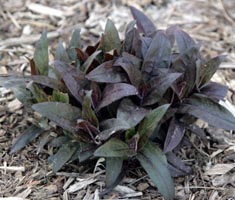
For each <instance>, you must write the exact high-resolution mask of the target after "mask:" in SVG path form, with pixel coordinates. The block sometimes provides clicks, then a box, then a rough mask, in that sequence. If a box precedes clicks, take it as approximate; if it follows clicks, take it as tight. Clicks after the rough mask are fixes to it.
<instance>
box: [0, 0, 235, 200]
mask: <svg viewBox="0 0 235 200" xmlns="http://www.w3.org/2000/svg"><path fill="white" fill-rule="evenodd" d="M128 5H132V6H135V7H137V8H139V9H141V10H143V11H144V12H145V13H146V14H147V15H148V16H149V17H150V18H152V19H153V21H154V22H155V24H156V26H157V27H158V28H159V29H165V28H166V27H168V26H170V25H173V24H177V25H179V26H180V27H181V28H183V29H184V30H185V31H187V32H188V33H189V34H190V35H191V36H192V37H193V38H195V39H196V40H197V41H199V42H201V43H202V52H203V53H205V55H206V56H209V57H212V56H216V55H218V54H226V55H227V58H226V62H224V63H222V65H221V68H220V70H219V71H218V72H217V73H216V75H215V76H214V77H213V80H214V81H218V82H220V83H223V84H226V85H227V86H229V87H230V90H229V93H228V95H227V103H226V105H227V106H230V110H231V112H233V113H235V112H234V110H235V108H234V106H233V105H232V104H233V103H235V71H234V68H235V45H234V42H235V29H234V27H235V14H234V7H235V1H232V0H226V1H225V0H224V1H223V0H214V1H208V0H199V1H186V0H167V1H162V0H153V1H151V0H119V1H109V0H106V1H105V0H103V1H101V0H100V1H94V0H80V1H77V0H66V1H56V4H55V1H49V0H38V1H33V0H31V1H30V0H29V1H26V0H8V1H2V2H1V7H0V76H2V75H4V74H7V73H8V72H14V73H23V72H24V73H27V72H28V71H29V64H28V60H27V58H31V57H32V56H33V52H34V45H35V42H36V41H37V40H38V38H39V37H40V33H41V32H42V31H43V30H44V29H47V31H48V37H49V42H50V46H51V49H54V48H55V47H56V45H57V43H58V41H62V42H65V43H67V42H68V40H69V36H70V35H71V32H72V30H74V29H75V28H80V29H81V38H82V42H83V44H89V43H94V42H95V41H96V39H97V37H98V36H99V35H100V34H101V32H102V31H103V29H104V25H105V22H106V20H107V18H110V19H111V20H113V21H114V23H115V25H116V27H117V28H118V29H119V31H120V32H121V37H123V33H124V30H125V26H126V24H127V23H128V22H130V21H131V20H132V18H131V15H130V12H129V9H128ZM47 9H49V11H48V12H47ZM51 59H53V56H52V55H51ZM27 110H28V108H25V107H22V105H21V103H20V102H18V101H17V100H16V99H14V96H13V94H12V92H11V91H9V90H7V89H5V88H1V87H0V199H1V197H13V198H12V199H13V200H22V199H50V200H57V199H58V200H59V199H63V200H67V199H84V200H89V199H101V198H99V192H100V191H101V190H102V189H103V188H104V186H105V184H104V179H105V170H104V167H103V165H102V160H100V162H97V163H96V167H95V169H94V168H90V169H85V170H84V169H83V168H82V167H80V166H78V165H76V163H70V164H68V165H67V166H66V167H64V168H63V169H62V170H60V172H58V173H56V174H53V173H52V171H51V168H50V166H49V165H48V162H47V157H48V155H50V153H51V152H50V148H47V147H46V148H43V149H42V150H41V152H40V153H38V145H39V142H38V141H35V142H33V143H32V144H30V145H29V146H28V147H27V148H26V149H24V150H22V151H20V152H19V153H17V154H9V152H10V148H11V145H12V143H13V142H14V140H15V138H16V137H17V136H19V135H20V134H21V133H22V131H23V130H24V129H25V128H26V127H27V126H28V125H29V124H31V123H32V122H33V121H34V119H35V117H37V116H35V114H33V113H30V112H28V111H27ZM197 123H198V124H199V125H200V126H202V127H204V128H205V131H206V133H207V138H208V141H206V142H205V141H201V140H200V139H198V138H197V137H196V136H195V135H189V139H190V141H191V143H192V146H191V147H187V148H184V149H182V150H181V151H180V152H179V156H180V157H181V158H182V159H183V160H184V162H185V163H186V164H187V165H189V166H191V167H192V169H193V173H192V174H191V175H189V176H186V177H180V178H176V179H175V190H176V199H182V200H184V199H185V200H188V199H189V200H203V199H209V200H215V199H218V200H219V199H235V187H234V186H235V181H234V180H235V170H234V168H235V164H234V163H235V162H234V161H235V152H234V151H235V136H234V133H233V132H226V131H223V130H220V129H215V128H213V127H207V125H206V124H205V123H203V122H201V121H198V122H197ZM42 137H43V136H42ZM44 137H46V136H44ZM6 199H7V198H6ZM102 199H146V200H147V199H159V200H160V199H163V198H162V197H161V195H160V194H159V193H158V192H157V189H156V188H155V187H154V185H153V183H152V182H151V181H150V179H149V178H148V176H146V174H145V173H144V172H143V171H142V170H141V169H136V168H135V167H134V166H133V168H130V169H129V170H128V173H127V176H126V177H125V178H124V180H123V181H122V182H121V184H120V185H119V186H118V187H116V188H115V190H114V191H112V192H111V193H109V194H108V195H106V196H104V197H103V198H102Z"/></svg>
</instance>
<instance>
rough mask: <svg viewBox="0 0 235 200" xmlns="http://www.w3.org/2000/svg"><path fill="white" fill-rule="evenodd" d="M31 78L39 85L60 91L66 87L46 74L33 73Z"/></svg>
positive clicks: (63, 90)
mask: <svg viewBox="0 0 235 200" xmlns="http://www.w3.org/2000/svg"><path fill="white" fill-rule="evenodd" d="M31 79H32V80H33V82H35V83H38V84H40V85H43V86H47V87H50V88H52V89H56V90H59V91H61V92H65V91H66V88H65V86H64V85H63V83H61V82H60V81H58V80H56V79H54V78H50V77H48V76H41V75H35V76H31Z"/></svg>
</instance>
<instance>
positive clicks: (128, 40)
mask: <svg viewBox="0 0 235 200" xmlns="http://www.w3.org/2000/svg"><path fill="white" fill-rule="evenodd" d="M134 27H135V21H131V22H130V23H129V24H127V27H126V32H125V39H124V41H123V51H124V52H131V47H132V41H133V36H134V32H133V30H134Z"/></svg>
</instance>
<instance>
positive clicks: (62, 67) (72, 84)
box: [54, 60, 88, 103]
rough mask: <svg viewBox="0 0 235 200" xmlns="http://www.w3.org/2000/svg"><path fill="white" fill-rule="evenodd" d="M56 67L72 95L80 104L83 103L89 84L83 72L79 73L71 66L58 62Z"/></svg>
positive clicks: (55, 64) (55, 63)
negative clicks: (85, 90) (85, 89)
mask: <svg viewBox="0 0 235 200" xmlns="http://www.w3.org/2000/svg"><path fill="white" fill-rule="evenodd" d="M54 66H55V68H56V69H57V70H58V71H59V72H60V74H61V76H62V78H63V80H64V83H65V85H66V86H67V88H68V89H69V91H70V92H71V94H72V95H73V96H74V97H75V98H76V100H77V101H78V102H80V103H82V98H83V96H84V94H83V92H84V91H83V89H84V88H85V87H86V85H87V84H88V81H87V80H86V78H85V75H84V74H83V73H82V72H80V73H79V72H78V71H77V70H76V69H75V68H74V67H72V66H71V65H68V64H66V63H64V62H61V61H58V60H56V61H55V62H54Z"/></svg>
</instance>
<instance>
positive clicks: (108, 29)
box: [104, 19, 121, 53]
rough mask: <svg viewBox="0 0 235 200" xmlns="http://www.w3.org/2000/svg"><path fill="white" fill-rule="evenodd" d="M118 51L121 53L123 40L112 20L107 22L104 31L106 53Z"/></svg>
mask: <svg viewBox="0 0 235 200" xmlns="http://www.w3.org/2000/svg"><path fill="white" fill-rule="evenodd" d="M113 49H116V50H117V52H118V53H119V52H120V49H121V40H120V38H119V35H118V31H117V29H116V27H115V26H114V24H113V22H112V21H111V20H109V19H108V20H107V23H106V26H105V30H104V52H109V51H111V50H113Z"/></svg>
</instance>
